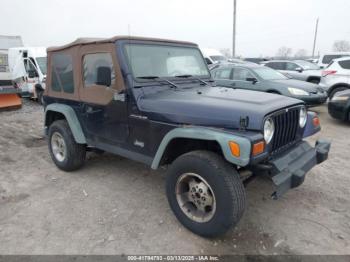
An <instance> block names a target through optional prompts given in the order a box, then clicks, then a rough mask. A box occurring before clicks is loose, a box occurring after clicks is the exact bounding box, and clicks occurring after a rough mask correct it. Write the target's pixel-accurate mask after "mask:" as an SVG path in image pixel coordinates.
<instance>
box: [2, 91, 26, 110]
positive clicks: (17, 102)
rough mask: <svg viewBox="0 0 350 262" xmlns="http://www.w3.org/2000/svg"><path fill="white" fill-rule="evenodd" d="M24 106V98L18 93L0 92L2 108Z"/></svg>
mask: <svg viewBox="0 0 350 262" xmlns="http://www.w3.org/2000/svg"><path fill="white" fill-rule="evenodd" d="M21 106H22V100H21V98H20V97H19V96H18V95H17V94H0V110H2V109H16V108H20V107H21Z"/></svg>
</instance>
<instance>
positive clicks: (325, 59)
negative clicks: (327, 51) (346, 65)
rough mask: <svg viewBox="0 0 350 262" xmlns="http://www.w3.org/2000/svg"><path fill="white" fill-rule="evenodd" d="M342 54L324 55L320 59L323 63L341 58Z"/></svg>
mask: <svg viewBox="0 0 350 262" xmlns="http://www.w3.org/2000/svg"><path fill="white" fill-rule="evenodd" d="M341 57H343V56H342V55H325V56H324V57H323V59H322V63H323V64H329V63H330V62H331V61H332V60H333V59H337V58H341Z"/></svg>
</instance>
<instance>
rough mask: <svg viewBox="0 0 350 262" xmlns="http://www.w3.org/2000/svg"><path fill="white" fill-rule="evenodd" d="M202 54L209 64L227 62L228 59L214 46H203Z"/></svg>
mask: <svg viewBox="0 0 350 262" xmlns="http://www.w3.org/2000/svg"><path fill="white" fill-rule="evenodd" d="M201 51H202V54H203V56H204V59H205V62H206V63H207V65H213V64H216V63H224V62H227V61H228V59H227V57H226V56H224V55H223V54H222V53H221V52H220V51H218V50H216V49H212V48H202V49H201Z"/></svg>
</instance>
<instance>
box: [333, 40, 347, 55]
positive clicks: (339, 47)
mask: <svg viewBox="0 0 350 262" xmlns="http://www.w3.org/2000/svg"><path fill="white" fill-rule="evenodd" d="M333 51H335V52H347V51H350V43H349V41H346V40H338V41H335V42H334V44H333Z"/></svg>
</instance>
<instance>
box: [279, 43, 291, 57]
mask: <svg viewBox="0 0 350 262" xmlns="http://www.w3.org/2000/svg"><path fill="white" fill-rule="evenodd" d="M291 54H292V48H289V47H286V46H282V47H280V48H279V49H278V51H277V54H276V56H277V57H280V58H287V57H289V56H290V55H291Z"/></svg>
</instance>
